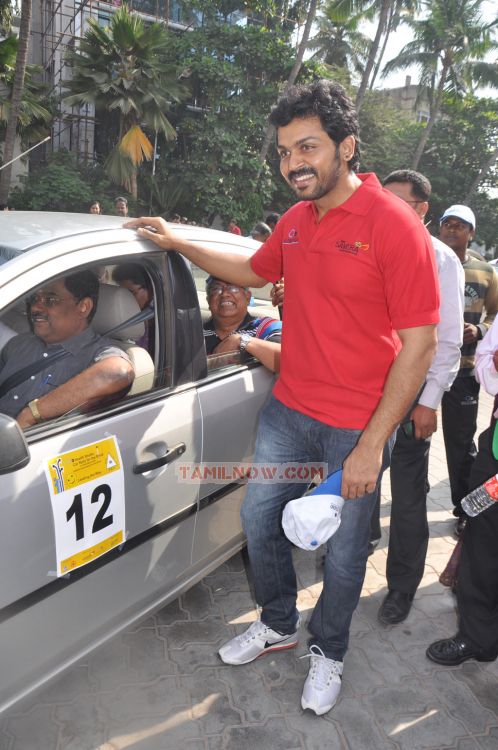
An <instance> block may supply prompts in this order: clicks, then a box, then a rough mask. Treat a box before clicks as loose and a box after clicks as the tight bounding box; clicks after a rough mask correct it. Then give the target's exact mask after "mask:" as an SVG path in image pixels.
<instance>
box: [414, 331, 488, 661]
mask: <svg viewBox="0 0 498 750" xmlns="http://www.w3.org/2000/svg"><path fill="white" fill-rule="evenodd" d="M475 376H476V379H477V380H478V382H479V383H480V384H481V385H482V386H483V388H485V390H486V391H487V392H488V393H490V394H491V395H492V396H497V395H498V317H497V318H495V320H494V323H493V325H492V326H491V328H490V329H489V332H488V333H487V334H486V335H485V337H484V338H483V339H482V341H480V342H479V344H478V345H477V350H476V362H475ZM496 407H497V399H496V398H495V406H494V414H493V418H492V420H491V425H490V427H488V429H487V430H485V431H484V432H483V433H481V435H480V436H479V452H478V453H477V456H476V459H475V461H474V463H473V465H472V471H471V475H470V482H469V489H470V490H472V489H474V488H475V487H479V485H481V484H483V483H484V482H485V481H486V480H488V479H489V478H490V477H491V476H493V475H494V474H496V473H498V459H497V455H498V446H497V445H496V439H495V432H496V430H497V427H496V424H497V420H496V417H497V413H498V410H497V409H496ZM497 542H498V502H496V503H493V505H492V506H491V507H490V508H487V509H486V510H484V511H482V513H479V515H477V516H475V517H473V518H468V519H467V525H466V527H465V533H464V535H463V544H462V552H461V556H460V563H459V566H458V582H457V602H458V631H457V633H456V635H454V636H453V637H452V638H443V639H442V640H439V641H435V642H434V643H431V645H430V646H429V648H428V649H427V652H426V653H427V656H428V657H429V659H431V661H435V662H436V664H442V665H443V666H445V667H453V666H455V665H456V664H461V663H462V662H464V661H467V659H476V660H477V661H494V659H496V658H497V656H498V555H497V552H496V545H497Z"/></svg>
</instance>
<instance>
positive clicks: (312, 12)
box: [257, 0, 318, 180]
mask: <svg viewBox="0 0 498 750" xmlns="http://www.w3.org/2000/svg"><path fill="white" fill-rule="evenodd" d="M317 8H318V0H310V3H309V6H308V10H307V13H306V22H305V24H304V29H303V35H302V37H301V41H300V42H299V46H298V49H297V53H296V59H295V60H294V65H293V66H292V70H291V72H290V73H289V77H288V78H287V81H286V82H285V86H284V88H283V92H282V93H283V94H285V93H286V92H287V91H288V90H289V89H290V87H291V86H293V85H294V83H295V81H296V78H297V76H298V74H299V71H300V70H301V65H302V64H303V59H304V53H305V52H306V48H307V46H308V42H309V38H310V34H311V27H312V26H313V23H314V21H315V16H316V11H317ZM274 132H275V128H274V127H273V125H268V127H267V128H266V133H265V136H264V138H263V145H262V146H261V151H260V152H259V169H258V174H257V179H258V180H259V178H260V176H261V173H262V171H263V165H264V163H265V160H266V156H267V154H268V150H269V148H270V144H271V142H272V140H273V135H274Z"/></svg>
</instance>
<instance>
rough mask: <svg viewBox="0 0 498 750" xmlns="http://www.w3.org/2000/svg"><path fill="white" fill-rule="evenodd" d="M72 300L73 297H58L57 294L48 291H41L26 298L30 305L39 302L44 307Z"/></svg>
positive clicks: (55, 305)
mask: <svg viewBox="0 0 498 750" xmlns="http://www.w3.org/2000/svg"><path fill="white" fill-rule="evenodd" d="M70 301H74V300H72V298H71V297H58V296H57V294H50V292H47V293H46V294H44V293H43V292H39V293H36V294H32V295H31V296H29V297H27V298H26V302H27V303H28V305H29V306H30V307H32V306H33V305H37V304H39V305H43V307H57V305H60V304H61V303H62V302H70Z"/></svg>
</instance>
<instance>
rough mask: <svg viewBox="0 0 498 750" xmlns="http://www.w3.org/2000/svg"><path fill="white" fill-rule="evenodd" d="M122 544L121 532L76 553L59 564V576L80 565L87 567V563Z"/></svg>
mask: <svg viewBox="0 0 498 750" xmlns="http://www.w3.org/2000/svg"><path fill="white" fill-rule="evenodd" d="M122 542H123V532H122V531H118V532H117V533H116V534H113V535H112V536H110V537H108V538H107V539H104V540H103V541H102V542H99V543H98V544H95V545H94V546H93V547H89V548H88V549H85V550H83V551H82V552H78V553H77V554H76V555H72V556H71V557H67V558H66V559H65V560H61V562H60V574H61V575H64V573H69V572H70V571H71V570H74V569H75V568H80V567H81V566H82V565H87V564H88V563H89V562H92V561H93V560H96V559H97V557H100V556H101V555H103V554H105V553H106V552H109V550H111V549H114V547H117V546H118V545H120V544H122Z"/></svg>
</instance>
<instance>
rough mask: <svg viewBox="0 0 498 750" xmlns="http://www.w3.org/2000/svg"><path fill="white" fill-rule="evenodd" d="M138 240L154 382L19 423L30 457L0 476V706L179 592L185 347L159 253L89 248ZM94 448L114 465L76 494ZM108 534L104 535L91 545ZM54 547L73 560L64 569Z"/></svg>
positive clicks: (192, 501)
mask: <svg viewBox="0 0 498 750" xmlns="http://www.w3.org/2000/svg"><path fill="white" fill-rule="evenodd" d="M137 251H138V252H139V253H140V255H139V256H137V257H139V258H140V261H141V262H143V263H145V264H146V265H147V267H148V269H149V272H150V273H151V275H152V276H153V278H154V284H155V304H156V310H155V319H156V326H157V336H156V379H155V383H154V385H153V386H152V388H151V389H150V390H149V391H147V392H144V393H140V394H139V395H137V396H134V397H130V398H129V399H122V400H121V401H120V402H117V403H115V404H113V405H112V406H109V407H107V408H103V409H100V410H98V411H96V412H95V413H91V414H88V415H78V416H72V417H68V418H65V419H60V420H54V421H53V422H51V423H47V424H44V425H40V426H39V427H36V428H34V429H32V430H30V431H29V432H28V433H27V434H26V439H27V442H28V445H29V452H30V460H29V463H28V464H27V465H26V466H25V467H24V468H22V469H19V470H18V471H14V472H12V473H8V474H5V475H4V476H3V477H2V482H1V483H0V527H1V528H2V529H3V530H6V531H7V533H5V534H4V535H3V542H2V544H1V545H0V663H1V664H2V669H1V676H0V706H2V705H4V706H5V705H8V704H9V703H11V702H13V701H14V700H16V699H17V698H18V697H19V696H21V695H22V694H24V693H26V692H29V689H30V688H31V687H32V686H33V685H34V684H35V683H36V682H39V681H41V680H45V679H47V678H48V677H50V676H51V675H53V674H56V673H57V672H59V671H60V670H61V669H62V668H63V667H64V666H66V665H67V664H69V663H71V662H73V661H75V660H76V659H77V658H79V657H80V656H81V655H82V654H84V653H85V652H86V651H88V650H89V649H91V648H93V647H95V646H96V645H98V643H100V642H102V641H103V640H105V639H106V638H108V637H109V636H110V635H112V634H113V633H114V632H117V631H118V630H120V629H121V628H123V627H124V626H126V624H128V623H130V622H133V621H134V620H136V619H137V618H138V617H141V616H143V615H144V614H146V613H147V612H148V611H149V610H150V609H151V608H153V607H157V606H158V604H160V603H161V602H162V601H164V602H166V601H168V600H169V599H171V598H172V597H173V596H175V595H177V594H178V593H179V592H180V591H181V590H182V587H184V586H185V584H186V582H187V581H188V579H189V576H190V575H191V569H192V543H193V534H194V527H195V516H196V510H197V501H198V485H199V483H198V482H195V481H194V482H183V483H181V482H180V483H179V482H178V481H177V475H176V473H175V458H179V457H180V456H181V457H182V459H183V460H185V461H189V462H192V463H196V462H199V461H200V459H201V448H202V420H201V411H200V405H199V400H198V396H197V391H196V388H195V386H194V385H193V384H192V383H191V382H189V377H188V367H187V366H186V362H188V359H189V357H190V350H189V347H188V345H184V346H183V348H182V353H181V356H180V357H178V356H177V355H176V354H175V352H174V347H175V344H174V340H173V339H174V331H173V326H172V322H171V321H172V313H171V309H172V303H171V300H170V289H171V284H172V278H171V270H168V269H167V268H166V264H165V259H164V256H163V254H161V253H157V254H155V253H144V247H143V246H141V245H140V244H139V243H128V244H127V245H126V246H123V245H121V244H120V243H116V244H115V245H114V244H110V245H108V246H100V247H99V248H98V255H93V261H94V262H97V261H98V262H99V263H105V264H106V265H112V264H119V263H120V262H122V260H123V258H124V257H126V259H127V260H129V259H133V258H134V255H133V253H137ZM92 252H95V248H92ZM88 260H89V257H88V252H87V250H86V248H85V247H81V248H79V249H77V248H76V249H75V248H74V247H73V248H72V249H71V252H70V253H69V252H68V253H67V254H66V253H64V252H62V251H61V253H60V254H59V255H58V257H57V258H56V259H53V260H49V261H47V262H46V263H44V264H43V263H42V264H40V263H38V265H37V269H36V279H37V281H38V283H40V282H41V281H42V280H43V279H50V278H53V277H55V276H57V275H60V274H61V273H66V272H70V271H71V270H74V269H78V268H81V267H83V266H84V265H88ZM25 276H26V279H25V283H24V285H23V279H22V277H21V278H17V279H16V282H15V288H14V285H13V289H12V290H11V291H9V289H8V288H4V289H3V291H2V299H3V301H4V304H5V305H8V304H9V303H10V302H13V301H14V300H15V299H19V297H20V296H22V295H28V294H29V293H30V292H31V291H32V289H33V274H31V273H26V274H25ZM180 283H181V282H180ZM0 319H1V318H0ZM179 360H180V363H179V362H178V361H179ZM175 363H176V364H175ZM180 365H181V368H183V369H181V372H182V377H181V378H179V379H178V378H176V376H175V372H176V371H180V370H179V367H180ZM175 367H176V370H175ZM178 380H181V383H179V382H178ZM102 452H103V454H104V455H105V462H107V466H108V467H110V468H109V470H110V472H111V473H112V472H114V474H115V476H114V477H112V478H111V477H110V475H109V476H108V475H105V476H103V477H100V479H99V484H98V486H97V487H95V486H93V490H92V494H91V496H90V497H88V496H87V495H88V492H87V487H90V486H91V481H90V480H91V476H92V466H93V465H94V464H95V465H96V462H97V458H96V456H98V455H99V453H102ZM64 461H66V462H67V461H70V462H72V464H71V465H73V466H77V467H78V468H81V467H83V468H82V471H83V475H82V476H83V477H84V481H83V482H82V483H80V484H77V485H76V486H75V488H74V491H73V492H72V495H71V486H68V485H67V483H66V485H65V490H64V493H63V494H64V501H65V503H66V504H65V505H64V506H63V507H62V506H60V505H57V498H55V499H54V496H53V495H54V490H53V486H52V485H51V482H50V479H49V472H50V467H57V466H59V468H60V467H64ZM92 462H93V464H92ZM67 466H68V464H67V463H66V480H67V477H68V475H69V474H70V473H71V472H69V470H68V469H67ZM85 467H89V468H85ZM116 467H117V468H116ZM85 471H87V474H86V475H85V473H84V472H85ZM118 474H119V481H118V477H117V476H116V475H118ZM85 477H86V478H85ZM87 480H88V481H87ZM115 480H116V481H115ZM120 482H121V484H120ZM105 487H107V488H108V489H105ZM97 490H98V491H97ZM118 516H119V519H120V523H118V524H117V525H115V526H113V524H114V523H115V521H116V519H117V518H118ZM110 518H112V519H113V521H112V522H111V523H110V522H109V519H110ZM109 523H110V525H109V529H112V530H113V531H114V532H115V534H114V536H113V535H111V536H112V539H111V536H106V531H105V526H104V531H102V524H104V525H105V524H109ZM118 527H120V528H118ZM102 534H103V536H102ZM119 534H121V536H119ZM116 535H117V536H116ZM61 539H62V540H63V541H64V544H63V546H64V545H65V546H64V552H63V555H62V558H61V555H60V554H59V549H58V545H59V544H62V542H61ZM109 539H110V540H111V541H109ZM96 540H97V541H96ZM116 541H118V542H119V543H117V544H116ZM106 544H107V545H110V544H112V545H113V546H111V547H109V549H108V551H106V552H105V553H104V554H102V555H100V556H98V555H97V553H99V552H101V551H102V549H103V548H105V545H106ZM99 545H100V546H99ZM85 555H86V558H85ZM92 555H95V559H93V558H92V559H91V560H90V561H89V562H88V561H87V562H85V564H80V563H81V560H82V559H86V560H88V559H90V558H91V557H92ZM88 556H90V558H89V557H88ZM61 559H63V560H64V561H68V560H69V561H70V564H71V565H74V567H73V568H70V569H69V570H68V572H67V573H63V572H62V569H61V567H60V560H61Z"/></svg>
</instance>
